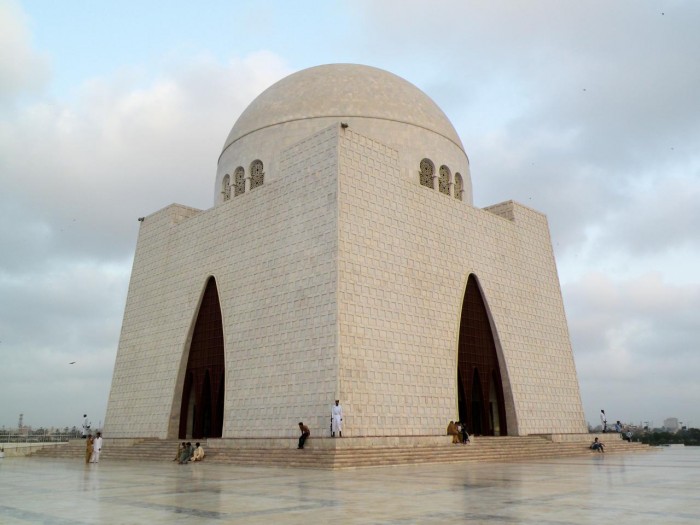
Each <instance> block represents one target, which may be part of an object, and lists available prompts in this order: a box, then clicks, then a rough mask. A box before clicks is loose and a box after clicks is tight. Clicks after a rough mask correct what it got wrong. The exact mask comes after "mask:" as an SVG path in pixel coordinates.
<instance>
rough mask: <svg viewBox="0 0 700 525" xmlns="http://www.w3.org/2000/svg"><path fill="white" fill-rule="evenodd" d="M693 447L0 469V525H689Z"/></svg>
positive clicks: (697, 486)
mask: <svg viewBox="0 0 700 525" xmlns="http://www.w3.org/2000/svg"><path fill="white" fill-rule="evenodd" d="M698 494H700V449H694V448H690V447H687V448H682V447H678V448H676V447H672V448H667V449H661V450H659V451H655V452H650V453H636V454H627V455H625V454H618V455H610V456H607V455H603V454H599V455H590V456H586V457H576V458H568V459H551V460H544V461H528V462H520V463H510V464H506V463H462V464H452V465H406V466H401V467H386V468H384V467H382V468H365V469H356V470H343V471H326V470H303V469H283V468H279V469H278V468H250V467H235V466H230V465H217V464H210V463H207V462H206V461H204V462H203V463H199V464H190V465H177V464H175V463H173V462H165V463H153V462H148V463H138V462H131V461H129V462H127V461H118V462H116V461H115V462H109V461H103V462H101V463H100V464H99V465H84V464H83V463H81V462H80V461H77V460H76V461H68V460H54V459H43V458H5V459H3V460H1V461H0V523H2V524H15V523H24V524H26V523H46V524H59V525H63V524H71V525H75V524H81V523H101V524H111V523H149V524H158V523H167V524H178V523H189V524H191V523H246V524H248V523H250V524H256V523H261V524H262V523H265V524H266V525H269V524H270V523H272V522H274V523H276V524H286V523H304V524H310V523H322V522H335V523H373V524H375V523H391V524H410V523H420V524H426V523H427V524H433V523H435V524H437V523H447V522H449V521H453V520H457V521H456V522H465V521H469V522H471V523H538V524H564V523H566V524H570V523H574V524H575V523H603V522H606V523H617V524H621V523H659V524H661V523H663V524H670V523H687V524H690V523H693V524H695V523H698V521H700V496H699V495H698Z"/></svg>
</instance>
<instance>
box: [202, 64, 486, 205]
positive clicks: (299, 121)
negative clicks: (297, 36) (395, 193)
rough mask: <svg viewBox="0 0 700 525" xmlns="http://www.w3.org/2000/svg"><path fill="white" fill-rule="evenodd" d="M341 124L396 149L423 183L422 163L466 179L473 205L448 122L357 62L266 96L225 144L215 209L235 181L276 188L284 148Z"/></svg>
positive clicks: (288, 81)
mask: <svg viewBox="0 0 700 525" xmlns="http://www.w3.org/2000/svg"><path fill="white" fill-rule="evenodd" d="M340 123H342V124H344V125H347V126H349V127H350V128H351V129H352V130H354V131H357V132H358V133H360V134H363V135H364V136H367V137H370V138H372V139H375V140H377V141H379V142H381V143H382V144H384V145H386V146H388V147H390V148H392V149H394V150H396V151H397V152H398V156H399V164H400V167H401V168H403V169H405V170H406V171H405V176H406V177H410V178H411V180H415V181H417V180H418V175H416V174H417V173H418V170H419V165H420V163H421V160H422V159H430V161H431V162H432V163H433V164H434V165H435V166H436V167H438V166H447V167H448V168H449V170H450V171H451V173H453V174H456V173H458V174H459V176H460V177H461V179H463V180H464V185H463V186H464V192H463V193H464V200H465V201H466V202H468V203H470V204H471V202H472V200H471V175H470V172H469V159H468V158H467V155H466V153H465V151H464V146H463V145H462V141H461V140H460V138H459V135H458V134H457V131H456V130H455V128H454V126H453V125H452V123H451V122H450V120H449V119H448V118H447V116H446V115H445V114H444V113H443V112H442V110H441V109H440V108H439V107H438V105H437V104H435V102H433V101H432V100H431V98H430V97H428V96H427V95H426V94H425V93H423V92H422V91H421V90H420V89H418V88H417V87H416V86H414V85H413V84H411V83H410V82H408V81H406V80H404V79H402V78H401V77H398V76H396V75H394V74H392V73H389V72H387V71H384V70H382V69H378V68H375V67H370V66H364V65H358V64H329V65H322V66H316V67H312V68H309V69H305V70H302V71H299V72H297V73H294V74H292V75H289V76H288V77H286V78H283V79H282V80H280V81H279V82H277V83H275V84H273V85H272V86H270V87H269V88H268V89H266V90H265V91H264V92H262V93H261V94H260V95H259V96H258V97H257V98H256V99H255V100H254V101H253V102H252V103H251V104H250V105H249V106H248V107H247V108H246V110H245V111H244V112H243V113H242V114H241V115H240V117H239V118H238V120H237V121H236V123H235V124H234V126H233V129H231V132H230V133H229V135H228V137H227V139H226V142H225V144H224V147H223V151H222V152H221V155H220V157H219V162H218V168H217V176H216V184H215V188H214V193H215V195H214V202H215V204H221V203H222V202H225V201H226V200H227V199H228V198H229V197H228V195H229V193H230V190H229V189H228V188H229V187H230V186H234V185H235V184H236V181H237V180H238V181H239V183H240V188H243V184H244V183H243V182H242V181H243V180H244V179H245V181H246V182H245V187H246V188H247V189H246V192H247V191H248V189H250V188H253V189H254V188H257V187H259V186H260V185H262V182H261V181H262V180H263V179H264V183H265V184H267V183H268V182H273V181H274V180H276V179H277V178H278V177H279V169H278V168H279V159H280V155H281V154H282V152H283V151H284V150H285V148H287V147H288V146H291V145H292V144H295V143H297V142H299V141H301V140H303V139H305V138H307V137H309V136H310V135H312V134H314V133H316V132H318V131H320V130H322V129H324V128H327V127H328V126H332V125H339V124H340ZM414 175H415V176H414ZM251 181H252V182H251ZM255 181H258V182H257V183H256V182H255ZM241 191H242V189H239V193H240V192H241Z"/></svg>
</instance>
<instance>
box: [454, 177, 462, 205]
mask: <svg viewBox="0 0 700 525" xmlns="http://www.w3.org/2000/svg"><path fill="white" fill-rule="evenodd" d="M462 193H464V182H463V181H462V176H461V175H460V174H459V173H455V199H457V200H458V201H461V200H462Z"/></svg>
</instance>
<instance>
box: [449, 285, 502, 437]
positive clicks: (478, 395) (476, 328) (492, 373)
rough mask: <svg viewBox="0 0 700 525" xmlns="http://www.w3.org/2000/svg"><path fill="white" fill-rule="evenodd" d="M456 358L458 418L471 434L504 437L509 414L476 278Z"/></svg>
mask: <svg viewBox="0 0 700 525" xmlns="http://www.w3.org/2000/svg"><path fill="white" fill-rule="evenodd" d="M458 348H459V350H458V356H457V388H458V390H459V392H458V400H459V401H458V403H459V417H460V419H461V420H462V421H466V423H467V429H468V430H469V433H470V434H475V435H484V436H494V435H496V436H499V435H500V436H505V435H507V434H508V429H507V426H506V412H505V404H504V397H503V384H502V382H501V371H500V368H499V365H498V356H497V354H496V344H495V342H494V337H493V333H492V331H491V323H490V322H489V317H488V313H487V312H486V305H485V303H484V298H483V297H482V295H481V290H480V288H479V283H478V282H477V280H476V277H475V276H474V275H473V274H470V275H469V279H468V280H467V290H466V292H465V294H464V301H463V303H462V313H461V319H460V325H459V347H458Z"/></svg>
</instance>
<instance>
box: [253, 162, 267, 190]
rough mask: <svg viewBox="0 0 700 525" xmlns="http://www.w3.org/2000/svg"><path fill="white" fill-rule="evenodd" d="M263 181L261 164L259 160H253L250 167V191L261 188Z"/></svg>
mask: <svg viewBox="0 0 700 525" xmlns="http://www.w3.org/2000/svg"><path fill="white" fill-rule="evenodd" d="M264 181H265V173H264V172H263V163H262V162H261V161H259V160H254V161H253V163H252V164H251V165H250V189H251V190H252V189H253V188H257V187H258V186H262V185H263V182H264Z"/></svg>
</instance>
